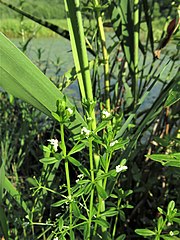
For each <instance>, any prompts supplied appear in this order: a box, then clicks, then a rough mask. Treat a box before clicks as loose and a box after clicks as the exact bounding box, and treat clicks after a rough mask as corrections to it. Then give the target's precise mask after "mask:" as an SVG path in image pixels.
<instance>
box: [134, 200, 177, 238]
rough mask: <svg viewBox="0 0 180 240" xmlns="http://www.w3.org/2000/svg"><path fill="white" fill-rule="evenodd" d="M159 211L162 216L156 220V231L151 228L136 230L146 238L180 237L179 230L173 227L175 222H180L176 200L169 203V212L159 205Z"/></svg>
mask: <svg viewBox="0 0 180 240" xmlns="http://www.w3.org/2000/svg"><path fill="white" fill-rule="evenodd" d="M158 211H159V213H160V214H161V216H160V217H159V218H158V220H157V221H156V224H157V226H156V227H155V229H154V231H152V230H150V229H136V230H135V232H136V233H137V234H139V235H141V236H143V237H145V238H148V239H157V240H160V239H165V240H166V239H175V240H176V239H179V238H178V235H179V231H178V229H177V230H175V228H173V231H172V230H171V229H172V225H173V223H178V224H179V223H180V218H179V216H180V213H178V211H177V209H176V208H175V202H174V201H171V202H169V204H168V207H167V212H165V211H163V209H161V208H159V207H158Z"/></svg>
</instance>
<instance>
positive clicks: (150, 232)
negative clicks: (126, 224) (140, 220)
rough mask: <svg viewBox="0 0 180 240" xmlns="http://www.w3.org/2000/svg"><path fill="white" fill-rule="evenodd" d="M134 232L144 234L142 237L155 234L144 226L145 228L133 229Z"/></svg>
mask: <svg viewBox="0 0 180 240" xmlns="http://www.w3.org/2000/svg"><path fill="white" fill-rule="evenodd" d="M135 233H137V234H139V235H141V236H144V237H148V236H154V235H156V233H155V232H153V231H151V230H149V229H147V228H145V229H136V230H135Z"/></svg>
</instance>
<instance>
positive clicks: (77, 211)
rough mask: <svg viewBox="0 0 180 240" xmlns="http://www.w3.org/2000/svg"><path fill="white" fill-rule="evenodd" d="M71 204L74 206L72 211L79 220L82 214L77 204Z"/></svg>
mask: <svg viewBox="0 0 180 240" xmlns="http://www.w3.org/2000/svg"><path fill="white" fill-rule="evenodd" d="M71 204H72V210H73V214H74V216H75V217H77V218H79V216H80V214H81V212H80V210H79V208H78V206H77V204H76V203H75V202H72V203H71Z"/></svg>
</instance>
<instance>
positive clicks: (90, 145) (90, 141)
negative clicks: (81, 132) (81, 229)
mask: <svg viewBox="0 0 180 240" xmlns="http://www.w3.org/2000/svg"><path fill="white" fill-rule="evenodd" d="M92 147H93V146H92V140H91V139H89V162H90V172H91V182H92V184H93V188H92V191H91V196H90V206H89V234H88V239H90V236H91V221H92V213H93V204H94V164H93V148H92Z"/></svg>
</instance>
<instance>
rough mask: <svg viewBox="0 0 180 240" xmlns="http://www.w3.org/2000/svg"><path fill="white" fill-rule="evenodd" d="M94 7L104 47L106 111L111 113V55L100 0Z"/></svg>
mask: <svg viewBox="0 0 180 240" xmlns="http://www.w3.org/2000/svg"><path fill="white" fill-rule="evenodd" d="M94 7H95V9H96V17H97V24H98V30H99V33H100V39H101V47H102V53H103V62H104V88H105V101H106V109H107V111H108V112H110V110H111V107H110V80H109V55H108V51H107V48H106V37H105V32H104V27H103V21H102V17H101V12H100V9H99V8H100V4H99V1H98V0H94Z"/></svg>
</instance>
